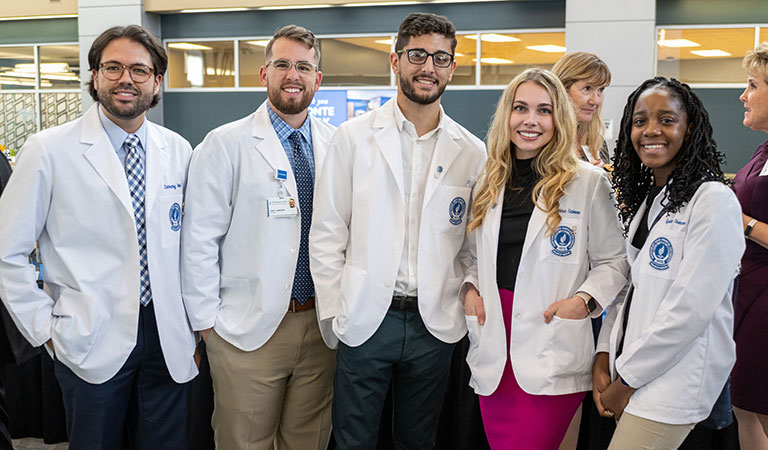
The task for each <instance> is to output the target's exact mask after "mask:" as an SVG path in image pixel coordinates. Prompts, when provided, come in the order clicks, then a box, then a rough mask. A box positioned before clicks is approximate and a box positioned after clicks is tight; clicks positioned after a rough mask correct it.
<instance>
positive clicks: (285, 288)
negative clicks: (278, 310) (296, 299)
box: [283, 284, 291, 291]
mask: <svg viewBox="0 0 768 450" xmlns="http://www.w3.org/2000/svg"><path fill="white" fill-rule="evenodd" d="M290 288H291V285H290V284H286V285H285V287H283V289H284V290H286V291H287V290H288V289H290Z"/></svg>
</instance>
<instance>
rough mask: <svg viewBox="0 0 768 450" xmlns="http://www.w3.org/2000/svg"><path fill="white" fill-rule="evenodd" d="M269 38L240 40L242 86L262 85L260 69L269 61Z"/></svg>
mask: <svg viewBox="0 0 768 450" xmlns="http://www.w3.org/2000/svg"><path fill="white" fill-rule="evenodd" d="M268 43H269V38H264V39H252V40H244V41H240V42H239V44H240V86H243V87H261V81H260V80H259V69H260V68H261V66H263V65H265V64H266V63H267V58H266V56H265V55H264V51H265V50H266V49H267V44H268Z"/></svg>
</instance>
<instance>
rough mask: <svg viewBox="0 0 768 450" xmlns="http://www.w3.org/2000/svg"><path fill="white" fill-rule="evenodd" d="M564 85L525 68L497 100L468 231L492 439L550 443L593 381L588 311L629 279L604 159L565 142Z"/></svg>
mask: <svg viewBox="0 0 768 450" xmlns="http://www.w3.org/2000/svg"><path fill="white" fill-rule="evenodd" d="M575 128H576V120H575V118H574V114H573V111H572V108H571V106H570V104H569V100H568V95H567V93H566V91H565V88H564V87H563V85H562V84H561V83H560V81H559V80H558V79H557V77H555V76H554V74H552V72H549V71H546V70H541V69H529V70H526V71H525V72H523V73H522V74H520V75H518V76H517V77H515V79H514V80H512V82H510V84H509V85H508V86H507V88H506V89H505V91H504V93H503V94H502V97H501V100H500V101H499V104H498V107H497V109H496V113H495V115H494V118H493V122H492V125H491V129H490V132H489V135H488V150H489V156H488V160H487V162H486V165H485V171H484V176H483V181H482V182H481V183H479V184H478V185H479V186H480V187H479V189H478V191H477V193H476V195H475V197H474V203H473V210H474V217H473V220H472V221H471V222H470V223H469V224H468V230H469V231H470V232H474V233H475V236H474V238H475V239H474V240H475V242H476V243H477V244H476V245H477V253H476V261H475V263H474V264H472V265H471V266H470V268H469V270H468V271H467V277H466V283H465V284H464V288H463V289H462V293H463V294H464V295H461V294H460V297H462V298H464V299H465V313H466V319H467V326H468V328H469V340H470V347H469V351H468V355H467V363H468V364H469V367H470V369H471V370H472V377H471V380H470V386H471V387H473V388H474V389H475V392H477V393H478V394H479V395H480V410H481V414H482V417H483V424H484V427H485V430H486V435H487V437H488V442H489V444H490V446H491V448H492V449H511V448H520V449H523V448H524V449H526V450H556V449H557V448H558V446H559V444H560V442H561V441H562V439H563V436H564V435H565V432H566V429H567V428H568V424H569V423H570V422H571V418H572V416H573V414H574V412H575V411H576V409H577V408H578V406H579V404H580V403H581V401H582V400H583V399H584V396H585V391H587V390H589V389H590V386H591V371H590V367H591V364H592V359H593V355H594V349H595V346H594V340H593V335H592V327H591V325H590V321H589V320H588V318H589V317H597V316H599V315H600V313H601V312H602V309H603V307H604V306H606V305H607V304H608V302H609V301H610V300H611V299H613V298H614V296H615V295H616V294H617V293H618V292H619V290H620V289H621V287H622V286H623V285H624V284H625V283H626V273H627V270H628V266H627V262H626V256H625V254H624V248H623V247H624V245H623V239H622V236H621V228H620V225H619V222H618V219H617V216H616V210H615V206H614V204H613V202H611V201H606V200H608V199H610V198H611V192H612V191H611V187H610V185H609V183H608V179H607V177H606V175H605V172H604V171H603V170H600V169H598V168H597V167H594V166H592V165H590V164H588V163H585V162H580V161H578V159H577V158H576V155H575V153H574V152H573V140H574V138H575Z"/></svg>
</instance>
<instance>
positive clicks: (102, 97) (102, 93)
mask: <svg viewBox="0 0 768 450" xmlns="http://www.w3.org/2000/svg"><path fill="white" fill-rule="evenodd" d="M118 90H131V91H133V92H135V93H136V99H135V101H134V102H133V105H132V106H127V105H125V104H122V103H118V102H116V101H115V100H114V99H113V97H112V94H113V93H114V92H115V91H118ZM97 94H98V96H99V102H100V103H101V104H102V106H104V109H106V110H107V112H109V113H110V114H112V115H113V116H115V117H117V118H119V119H124V120H130V119H135V118H136V117H139V116H140V115H142V114H144V113H145V112H147V110H148V109H149V105H151V104H152V99H153V98H154V95H153V94H152V93H143V92H141V91H140V90H139V89H136V87H135V86H131V85H125V84H123V85H119V86H116V87H114V88H112V89H98V90H97Z"/></svg>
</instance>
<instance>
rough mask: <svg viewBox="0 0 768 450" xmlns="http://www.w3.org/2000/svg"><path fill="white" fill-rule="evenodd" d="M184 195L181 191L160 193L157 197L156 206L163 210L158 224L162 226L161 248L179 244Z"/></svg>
mask: <svg viewBox="0 0 768 450" xmlns="http://www.w3.org/2000/svg"><path fill="white" fill-rule="evenodd" d="M183 199H184V195H183V194H182V193H181V192H178V193H176V192H174V193H172V194H166V195H161V196H159V197H158V199H157V203H158V204H157V206H156V207H159V208H160V211H162V212H163V214H164V217H161V220H160V224H161V225H160V226H161V227H162V234H161V241H162V245H163V248H172V247H178V246H179V235H180V234H181V231H180V230H181V219H182V215H183V214H182V213H183V211H182V206H183V204H184V202H183Z"/></svg>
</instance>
